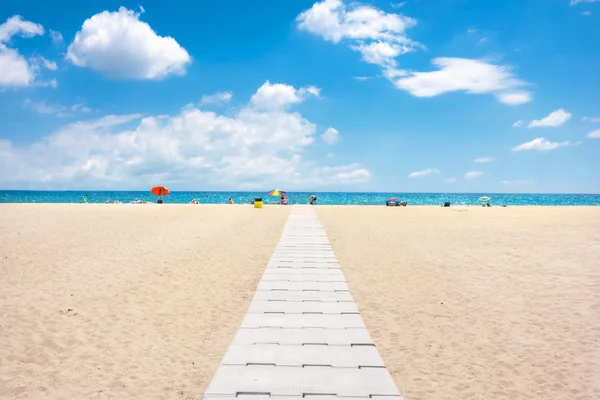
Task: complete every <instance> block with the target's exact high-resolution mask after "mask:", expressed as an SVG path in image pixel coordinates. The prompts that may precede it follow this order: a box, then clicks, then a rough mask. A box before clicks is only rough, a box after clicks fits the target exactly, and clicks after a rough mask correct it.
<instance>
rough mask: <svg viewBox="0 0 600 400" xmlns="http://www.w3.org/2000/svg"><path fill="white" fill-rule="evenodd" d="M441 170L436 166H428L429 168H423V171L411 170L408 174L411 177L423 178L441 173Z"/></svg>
mask: <svg viewBox="0 0 600 400" xmlns="http://www.w3.org/2000/svg"><path fill="white" fill-rule="evenodd" d="M439 173H440V170H439V169H436V168H427V169H423V170H421V171H415V172H411V173H410V174H408V177H409V178H422V177H424V176H430V175H433V174H439Z"/></svg>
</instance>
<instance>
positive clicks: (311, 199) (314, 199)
mask: <svg viewBox="0 0 600 400" xmlns="http://www.w3.org/2000/svg"><path fill="white" fill-rule="evenodd" d="M310 205H311V206H314V205H317V196H315V195H311V196H310Z"/></svg>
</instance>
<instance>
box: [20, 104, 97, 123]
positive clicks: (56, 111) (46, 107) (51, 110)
mask: <svg viewBox="0 0 600 400" xmlns="http://www.w3.org/2000/svg"><path fill="white" fill-rule="evenodd" d="M23 107H25V108H26V109H29V110H33V111H35V112H37V113H39V114H46V115H56V116H57V117H61V118H62V117H70V116H73V115H74V113H75V112H81V113H89V112H91V111H92V110H91V109H90V108H88V107H86V106H84V105H83V104H75V105H73V106H71V107H66V106H62V105H60V104H54V105H52V104H48V103H46V102H45V101H34V100H31V99H25V101H23Z"/></svg>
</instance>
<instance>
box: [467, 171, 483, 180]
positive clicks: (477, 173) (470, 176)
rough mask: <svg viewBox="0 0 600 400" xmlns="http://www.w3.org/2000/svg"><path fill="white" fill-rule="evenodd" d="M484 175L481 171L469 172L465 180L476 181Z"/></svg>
mask: <svg viewBox="0 0 600 400" xmlns="http://www.w3.org/2000/svg"><path fill="white" fill-rule="evenodd" d="M483 175H484V174H483V172H481V171H469V172H467V173H466V174H465V179H474V178H478V177H480V176H483Z"/></svg>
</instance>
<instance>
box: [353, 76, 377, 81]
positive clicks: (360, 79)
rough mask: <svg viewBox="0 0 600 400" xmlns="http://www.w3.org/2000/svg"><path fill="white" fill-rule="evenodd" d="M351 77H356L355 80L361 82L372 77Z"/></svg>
mask: <svg viewBox="0 0 600 400" xmlns="http://www.w3.org/2000/svg"><path fill="white" fill-rule="evenodd" d="M352 78H353V79H356V80H357V81H361V82H364V81H368V80H370V79H373V77H371V76H353V77H352Z"/></svg>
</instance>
